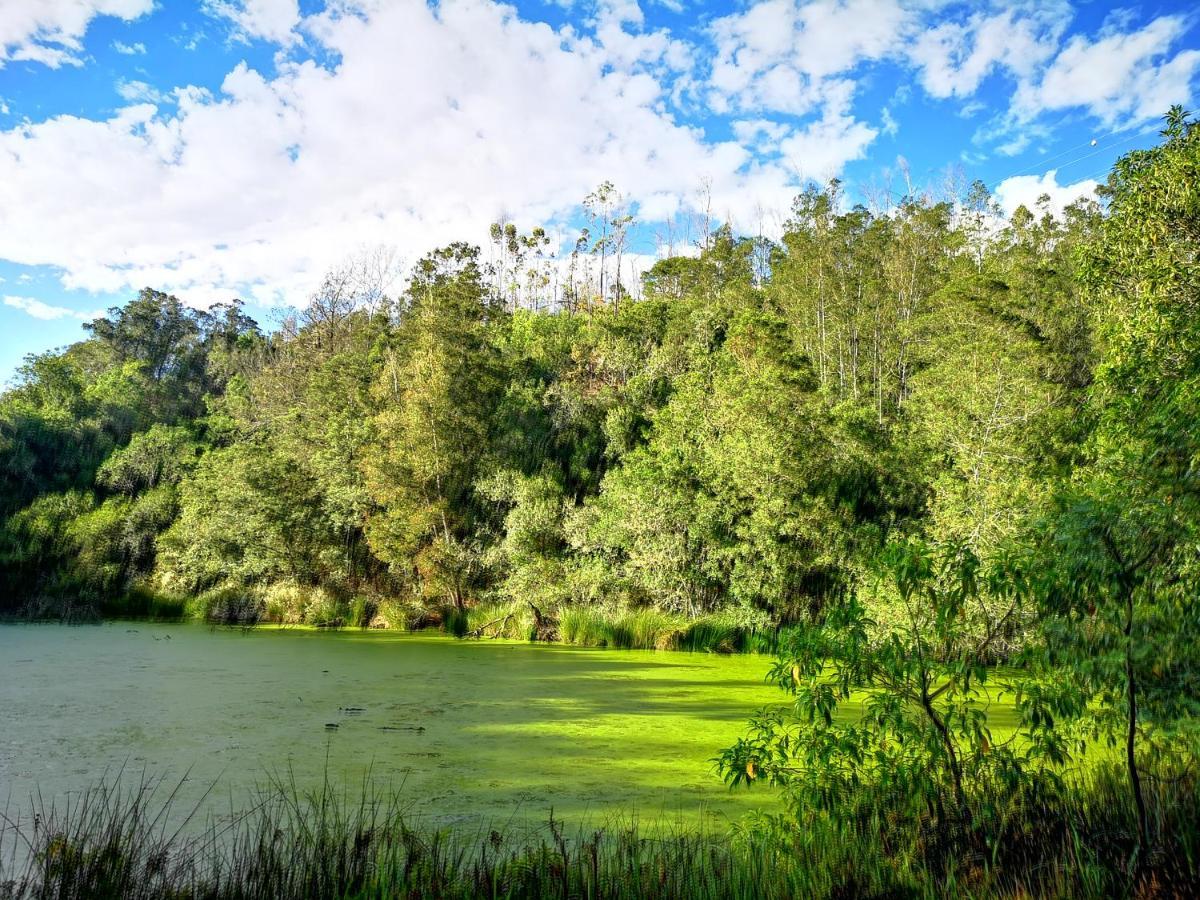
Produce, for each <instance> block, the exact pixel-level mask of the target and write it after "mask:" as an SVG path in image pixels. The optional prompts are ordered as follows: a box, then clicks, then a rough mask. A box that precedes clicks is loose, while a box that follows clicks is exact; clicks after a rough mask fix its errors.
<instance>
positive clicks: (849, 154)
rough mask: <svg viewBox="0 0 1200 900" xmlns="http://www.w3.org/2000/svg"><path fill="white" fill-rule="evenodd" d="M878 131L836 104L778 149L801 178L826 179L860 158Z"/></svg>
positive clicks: (786, 140)
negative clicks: (839, 108) (857, 119)
mask: <svg viewBox="0 0 1200 900" xmlns="http://www.w3.org/2000/svg"><path fill="white" fill-rule="evenodd" d="M878 134H879V132H878V131H876V130H875V129H874V128H871V127H870V126H868V125H865V124H864V123H862V122H858V121H856V120H855V119H854V118H853V117H852V116H850V115H849V114H848V113H846V112H845V111H844V110H841V111H839V110H838V109H837V107H836V105H834V106H831V107H829V108H827V109H826V111H825V114H824V115H823V116H822V117H821V118H820V119H818V120H817V121H815V122H810V123H809V124H808V125H806V126H804V127H803V128H799V129H797V130H796V131H794V132H793V133H792V134H791V135H789V136H788V137H787V138H785V139H784V140H783V141H781V142H780V145H779V151H780V153H781V154H782V155H783V156H784V158H785V159H787V161H788V163H789V165H790V166H791V167H792V169H793V170H794V171H795V172H796V173H797V175H798V176H799V177H800V178H801V179H815V180H817V181H827V180H829V179H830V178H833V177H834V176H836V175H838V174H840V173H841V171H842V169H843V168H844V167H845V165H846V163H848V162H850V161H852V160H855V159H861V158H862V157H863V155H864V154H865V153H866V149H867V146H868V145H869V144H870V143H871V141H873V140H875V137H876V136H877V135H878Z"/></svg>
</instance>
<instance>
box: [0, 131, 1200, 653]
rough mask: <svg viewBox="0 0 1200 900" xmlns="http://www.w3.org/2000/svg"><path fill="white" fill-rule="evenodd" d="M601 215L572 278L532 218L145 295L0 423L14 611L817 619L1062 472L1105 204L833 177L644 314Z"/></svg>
mask: <svg viewBox="0 0 1200 900" xmlns="http://www.w3.org/2000/svg"><path fill="white" fill-rule="evenodd" d="M1182 140H1183V138H1182V137H1181V138H1180V141H1182ZM1162 152H1166V151H1165V150H1164V151H1162ZM1127 164H1128V165H1130V166H1133V165H1135V164H1140V163H1139V161H1138V160H1136V159H1131V160H1130V161H1128V163H1127ZM1130 174H1131V176H1132V175H1133V174H1134V171H1133V170H1131V173H1130ZM1132 189H1133V188H1132V187H1129V188H1124V187H1122V186H1121V185H1120V184H1118V187H1117V190H1132ZM610 190H611V189H610ZM597 215H598V217H599V218H600V222H601V225H598V226H596V227H595V228H594V229H593V230H594V231H595V233H596V235H597V237H596V239H595V240H594V242H591V243H589V241H588V235H586V234H585V235H584V236H583V237H582V239H581V243H580V246H579V247H578V248H577V249H576V252H575V253H574V254H573V258H572V261H571V270H572V274H571V278H570V281H569V282H568V283H567V284H565V285H564V284H562V283H554V282H552V280H551V279H550V278H549V277H548V276H547V274H546V271H547V270H546V263H545V262H544V261H543V260H542V258H541V257H540V255H539V253H540V250H541V247H542V244H543V242H544V240H545V238H544V235H543V234H542V233H541V232H535V233H534V234H532V235H522V234H518V233H517V232H516V231H515V229H513V228H512V227H511V226H508V227H507V228H500V227H497V228H496V229H494V237H495V244H494V246H493V247H491V248H488V251H489V252H488V253H486V254H485V253H484V252H483V251H481V250H480V249H479V248H476V247H472V246H468V245H465V244H456V245H453V246H449V247H446V248H444V249H441V250H438V251H436V252H434V253H431V254H430V255H429V256H427V257H426V258H424V259H422V260H421V261H420V263H419V264H418V265H417V266H416V267H415V270H414V271H413V273H412V276H411V280H410V281H409V282H408V284H407V285H406V287H405V288H404V290H403V291H402V292H401V293H400V294H399V296H397V297H394V298H392V297H387V296H383V295H382V294H381V292H380V290H379V288H378V285H377V284H376V283H374V282H373V281H372V279H371V277H370V271H369V268H370V267H369V266H366V265H362V264H357V263H354V264H350V265H348V266H346V267H345V268H343V269H341V270H338V271H335V272H333V273H331V274H330V276H329V277H328V278H327V279H326V280H325V282H324V283H323V284H322V286H321V288H320V290H319V291H317V292H316V293H315V294H314V296H313V297H312V298H311V300H310V301H309V303H308V304H307V306H306V307H305V308H304V310H303V311H302V312H301V313H299V314H298V315H297V316H295V317H294V318H292V319H289V320H288V321H286V322H285V323H284V324H283V327H282V328H280V329H278V330H276V331H274V332H272V333H271V334H264V333H263V331H262V330H261V329H260V328H259V326H258V325H256V323H255V322H254V321H252V320H251V319H249V318H248V317H247V316H246V315H244V314H243V312H242V310H241V307H240V305H239V304H238V303H236V302H234V303H231V304H228V305H221V306H216V307H213V308H211V309H208V310H206V311H198V310H194V309H190V308H188V307H187V306H185V305H184V304H183V303H182V302H181V301H180V300H178V299H177V298H175V297H172V296H167V295H164V294H162V293H159V292H157V291H154V290H150V289H147V290H145V291H143V292H142V293H141V294H140V295H139V296H138V297H137V298H136V299H134V300H133V301H131V302H130V303H128V304H127V305H126V306H124V307H122V308H114V309H112V310H110V311H109V313H108V315H107V316H106V317H104V318H100V319H97V320H96V321H94V322H92V323H91V324H90V325H87V326H86V328H87V330H88V331H89V333H90V335H91V337H90V338H89V339H88V340H85V341H82V342H80V343H78V344H75V345H74V346H71V347H69V348H67V349H66V350H64V351H62V352H56V353H48V354H43V355H37V356H31V357H29V358H28V360H27V362H26V364H25V366H24V367H23V368H22V369H21V371H20V375H19V382H18V384H17V385H16V387H15V388H13V389H12V390H10V391H9V392H8V393H7V394H6V395H5V396H4V398H3V406H2V407H0V435H2V441H3V442H2V443H0V478H2V479H3V490H2V491H0V497H2V499H0V504H2V506H3V508H2V509H0V517H2V521H3V523H4V524H3V560H4V567H3V579H4V583H3V594H2V595H3V597H4V598H5V599H4V602H5V604H6V605H7V606H8V608H9V610H10V611H14V612H15V611H26V612H31V613H33V614H37V615H42V614H51V615H61V614H67V615H77V614H84V613H87V612H89V611H102V610H104V611H118V610H120V609H122V608H123V604H124V603H133V604H134V608H136V604H137V603H138V602H142V603H145V602H146V598H147V597H148V596H150V595H153V596H154V597H156V598H159V600H162V599H163V598H172V597H175V598H181V599H186V603H187V606H188V609H189V611H190V612H193V613H195V614H198V615H205V616H215V617H218V618H222V619H240V618H256V619H257V618H260V617H261V618H263V619H267V620H277V621H283V622H309V623H330V622H335V621H336V622H345V623H347V624H363V625H365V624H389V625H393V626H402V625H405V624H410V625H411V624H414V623H416V622H419V621H422V620H426V621H437V620H438V618H439V617H440V616H442V615H444V614H445V613H446V610H447V609H449V610H453V609H455V608H460V609H461V608H464V607H470V606H474V605H477V604H479V603H481V602H496V601H505V600H517V601H522V602H525V601H532V602H533V603H534V604H535V605H536V606H537V608H538V609H539V610H541V611H543V613H544V614H545V615H547V616H551V615H553V614H554V611H556V610H558V609H561V608H563V607H566V606H572V605H581V606H604V607H606V608H610V609H641V608H652V609H656V610H661V611H663V612H666V613H674V614H680V615H682V616H686V617H696V616H700V615H704V614H714V613H719V614H721V615H722V616H725V617H727V618H729V619H730V620H735V621H737V622H740V623H744V624H746V625H757V626H759V627H769V626H774V625H776V624H779V623H785V624H786V623H793V622H797V621H802V620H803V621H811V620H814V619H819V618H820V617H821V616H822V615H823V614H824V612H825V611H826V610H827V609H829V607H830V605H831V604H837V603H839V602H841V600H842V599H843V598H845V597H846V596H848V595H849V594H850V593H851V592H854V591H856V590H859V589H861V588H862V587H864V586H865V585H867V584H868V583H869V582H870V579H871V577H872V575H873V573H874V572H875V570H876V568H877V566H876V561H877V559H878V557H879V554H880V551H881V550H882V549H883V548H884V547H885V546H886V545H887V544H888V543H889V542H894V541H895V540H896V539H898V538H899V537H901V536H905V535H920V536H923V537H926V538H929V539H932V540H937V541H958V542H962V543H963V544H964V545H965V546H967V547H969V548H971V549H972V550H973V551H975V552H976V553H979V554H987V553H990V552H991V551H992V550H993V549H995V548H997V547H999V546H1001V545H1003V544H1004V543H1005V542H1006V541H1010V540H1012V539H1013V538H1014V537H1015V536H1016V535H1018V534H1019V533H1020V532H1021V530H1022V528H1024V527H1025V525H1026V523H1027V522H1028V521H1029V520H1030V517H1031V515H1034V514H1035V513H1036V511H1037V510H1039V509H1040V508H1041V505H1042V502H1043V501H1044V500H1045V498H1046V496H1047V494H1048V493H1049V492H1051V491H1052V486H1053V485H1054V484H1056V483H1058V482H1060V481H1062V480H1063V479H1064V478H1067V477H1069V475H1070V473H1071V472H1072V471H1074V470H1075V469H1076V468H1078V467H1079V466H1080V465H1082V464H1084V463H1086V462H1087V460H1088V456H1089V453H1090V452H1091V451H1090V450H1089V446H1090V445H1089V441H1093V440H1094V431H1095V425H1096V419H1097V414H1098V409H1097V407H1096V405H1095V401H1094V397H1095V390H1094V388H1093V382H1094V380H1095V376H1096V373H1097V371H1098V366H1100V365H1102V364H1104V363H1103V349H1102V346H1103V345H1102V335H1101V334H1100V332H1102V331H1103V330H1105V329H1107V328H1110V327H1113V325H1114V323H1113V322H1112V321H1110V318H1111V317H1110V314H1115V313H1118V312H1123V311H1122V310H1120V309H1109V308H1108V307H1107V306H1105V305H1104V302H1103V301H1102V300H1101V298H1100V296H1099V294H1098V292H1097V291H1096V290H1094V289H1089V288H1088V287H1086V286H1085V285H1086V283H1087V279H1088V278H1091V279H1092V280H1093V282H1095V283H1099V282H1102V281H1104V279H1105V278H1106V276H1105V275H1104V273H1102V272H1100V271H1098V267H1099V266H1101V264H1102V263H1103V262H1104V259H1105V254H1106V253H1108V252H1111V251H1110V248H1111V245H1112V243H1113V236H1112V235H1111V230H1112V228H1113V227H1115V220H1113V222H1108V221H1106V219H1105V218H1104V216H1103V215H1102V213H1101V210H1100V208H1099V207H1098V206H1097V205H1096V204H1094V203H1080V204H1077V205H1075V206H1073V207H1070V208H1069V209H1068V210H1067V211H1066V214H1065V216H1064V217H1063V218H1057V217H1055V216H1054V215H1052V214H1051V213H1050V212H1049V211H1048V210H1047V209H1046V208H1039V209H1038V210H1036V211H1030V210H1027V209H1025V208H1021V209H1019V210H1017V212H1016V213H1015V215H1013V216H1012V218H1011V220H1010V221H1008V222H1002V220H1000V219H999V218H998V211H997V210H996V209H995V208H994V207H993V205H992V203H991V200H990V199H989V197H988V195H987V193H986V190H985V189H983V188H982V186H981V185H977V186H976V188H975V190H974V191H973V192H972V193H971V195H970V196H969V197H968V198H967V199H966V202H957V203H956V202H950V201H942V202H934V201H932V200H930V199H927V198H905V199H904V200H903V201H902V202H901V203H900V204H899V205H898V206H896V207H895V208H893V209H889V210H887V211H885V212H881V213H877V214H873V213H871V212H869V211H868V210H866V209H865V208H863V207H861V206H855V207H853V208H847V204H846V202H845V201H844V198H843V197H842V196H841V194H840V193H839V191H838V186H837V185H836V184H833V185H831V186H829V187H828V188H826V189H824V190H817V189H810V190H808V191H806V192H805V193H803V194H802V195H801V196H800V197H799V198H798V199H797V200H796V202H795V205H794V207H793V209H792V211H791V217H790V218H789V220H788V222H787V225H786V228H785V231H784V234H783V237H782V239H781V240H780V241H779V242H778V243H769V242H767V241H765V240H763V239H750V238H740V237H737V236H735V235H734V234H733V233H732V232H731V231H730V229H728V228H721V229H717V230H714V231H713V232H712V233H711V234H709V235H707V236H705V237H703V238H702V239H701V240H702V242H701V246H700V247H699V252H698V254H696V255H691V256H675V257H671V258H667V259H663V260H661V261H659V262H658V263H657V264H655V265H654V266H653V268H651V269H650V270H649V271H648V272H647V273H646V274H645V275H644V277H643V279H642V282H643V283H642V286H641V290H640V292H639V296H638V297H637V298H634V297H633V296H631V295H630V293H629V292H628V290H627V288H626V285H625V284H623V283H622V281H621V278H620V273H621V271H622V268H621V265H620V260H619V258H617V259H615V260H614V259H613V258H612V254H613V248H614V246H619V244H618V243H617V242H616V241H615V240H614V239H613V236H614V235H616V234H620V233H621V230H622V229H623V227H627V225H628V216H627V215H625V214H624V213H622V212H621V211H620V210H619V209H618V210H615V211H614V208H609V207H606V208H605V209H604V210H603V211H600V212H598V213H597ZM604 225H606V226H607V228H606V233H605V234H604V235H601V232H600V227H601V226H604ZM606 251H607V254H608V256H609V258H608V259H607V260H606V259H604V258H602V256H603V255H605V253H606ZM576 272H578V273H579V274H578V275H576V274H575V273H576ZM606 275H607V278H606V277H605V276H606ZM130 598H132V599H130ZM1013 634H1014V635H1015V634H1016V631H1014V632H1013Z"/></svg>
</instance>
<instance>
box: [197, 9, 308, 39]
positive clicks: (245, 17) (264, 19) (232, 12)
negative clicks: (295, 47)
mask: <svg viewBox="0 0 1200 900" xmlns="http://www.w3.org/2000/svg"><path fill="white" fill-rule="evenodd" d="M203 7H204V10H205V12H207V13H209V14H210V15H214V16H218V17H220V18H223V19H228V20H229V21H230V22H232V23H233V25H234V27H235V29H236V33H237V34H238V36H239V37H242V38H245V39H249V38H259V39H262V40H266V41H271V42H273V43H276V44H290V43H292V42H293V41H294V40H295V39H296V33H295V28H296V26H297V25H299V24H300V6H299V3H297V0H204V3H203Z"/></svg>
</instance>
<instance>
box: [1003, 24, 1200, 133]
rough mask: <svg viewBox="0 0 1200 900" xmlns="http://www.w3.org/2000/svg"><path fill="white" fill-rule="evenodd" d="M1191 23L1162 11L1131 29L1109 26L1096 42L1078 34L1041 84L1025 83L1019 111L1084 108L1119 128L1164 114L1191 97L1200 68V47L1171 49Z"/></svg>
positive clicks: (1028, 113) (1016, 100)
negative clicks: (1141, 25) (1121, 30)
mask: <svg viewBox="0 0 1200 900" xmlns="http://www.w3.org/2000/svg"><path fill="white" fill-rule="evenodd" d="M1188 27H1189V23H1188V22H1187V20H1185V19H1184V17H1182V16H1162V17H1159V18H1157V19H1154V20H1153V21H1151V22H1150V23H1148V24H1147V25H1145V26H1144V27H1143V28H1141V29H1139V30H1137V31H1132V32H1129V33H1122V32H1120V31H1116V30H1114V28H1113V27H1112V26H1110V27H1108V28H1106V29H1105V31H1104V32H1103V33H1102V35H1101V36H1100V37H1099V38H1098V39H1097V40H1095V41H1092V40H1089V39H1088V38H1087V37H1085V36H1083V35H1076V36H1075V37H1073V38H1071V39H1070V40H1069V41H1068V42H1067V44H1066V46H1065V47H1064V48H1063V49H1062V51H1061V52H1060V53H1059V54H1058V55H1057V57H1056V58H1055V59H1054V61H1053V62H1052V63H1051V64H1050V66H1049V68H1048V69H1047V70H1046V71H1045V73H1044V74H1043V75H1042V77H1041V78H1040V79H1039V80H1038V81H1037V82H1036V83H1027V84H1023V85H1022V86H1021V88H1020V89H1019V90H1018V92H1017V95H1016V97H1015V98H1014V102H1013V107H1014V111H1015V112H1016V114H1017V116H1018V117H1019V118H1023V119H1028V118H1032V117H1033V116H1036V115H1038V114H1039V113H1042V112H1044V111H1046V110H1059V109H1069V108H1073V107H1084V108H1086V109H1087V111H1088V112H1089V113H1091V114H1092V115H1094V116H1095V117H1096V118H1098V119H1100V121H1102V122H1104V123H1105V124H1106V125H1110V126H1119V127H1120V126H1126V125H1130V124H1135V123H1137V122H1142V121H1145V120H1147V119H1151V118H1155V117H1157V116H1161V115H1162V114H1163V113H1165V112H1166V111H1167V109H1168V107H1170V106H1171V104H1173V103H1184V102H1186V101H1187V100H1188V99H1189V97H1190V95H1191V82H1192V80H1193V79H1194V77H1195V76H1196V73H1197V71H1198V70H1200V51H1198V50H1181V51H1180V52H1178V53H1176V54H1174V55H1173V56H1172V55H1170V53H1169V51H1170V49H1171V47H1172V46H1173V45H1174V44H1175V43H1176V42H1177V41H1178V40H1179V38H1180V37H1182V36H1183V35H1184V34H1185V33H1186V32H1187V30H1188Z"/></svg>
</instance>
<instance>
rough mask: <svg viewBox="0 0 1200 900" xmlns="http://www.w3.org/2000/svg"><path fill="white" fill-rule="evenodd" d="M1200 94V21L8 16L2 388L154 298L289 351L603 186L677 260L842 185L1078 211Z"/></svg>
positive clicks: (1, 18) (855, 196) (50, 2)
mask: <svg viewBox="0 0 1200 900" xmlns="http://www.w3.org/2000/svg"><path fill="white" fill-rule="evenodd" d="M1198 90H1200V8H1197V7H1196V6H1195V4H1194V2H1159V3H1146V4H1136V3H1135V4H1120V5H1117V4H1106V3H1102V2H1075V3H1070V2H1058V0H1033V2H1024V0H974V2H969V3H960V2H945V0H740V2H721V3H697V2H693V0H647V2H642V3H638V2H634V0H613V2H583V0H576V2H572V0H556V2H547V0H528V2H519V3H516V4H515V5H507V4H497V3H492V2H485V0H443V2H440V3H425V2H420V0H300V2H297V0H0V385H2V384H4V383H10V384H11V383H12V382H13V379H14V378H15V377H16V375H15V373H16V369H17V366H19V365H20V362H21V360H22V359H23V358H24V356H25V355H26V354H29V353H39V352H44V351H47V350H50V349H52V348H55V347H58V346H62V345H65V344H69V343H71V342H73V341H75V340H78V339H80V338H81V337H82V336H83V335H84V333H83V331H82V325H83V323H84V322H86V321H89V320H90V319H92V318H94V317H95V316H96V315H98V314H100V313H102V311H103V310H105V309H106V308H107V307H109V306H112V305H114V304H120V303H123V302H125V301H126V300H128V299H130V298H131V297H133V296H134V295H135V294H136V292H137V291H138V290H139V289H140V288H142V287H145V286H150V287H154V288H157V289H161V290H165V291H170V292H172V293H175V294H177V295H178V296H179V297H180V298H182V299H183V300H184V301H185V302H187V303H189V304H191V305H194V306H197V307H204V306H207V305H208V304H211V303H213V302H216V301H220V300H228V299H231V298H233V297H240V298H242V299H243V300H244V301H245V302H246V303H247V306H248V310H249V312H250V313H251V314H252V315H255V317H256V318H259V319H260V321H263V322H264V324H267V325H268V326H269V325H270V322H271V320H272V317H273V316H274V315H277V314H278V312H277V311H278V310H279V309H280V308H282V307H285V306H288V305H303V303H304V301H305V298H306V297H307V296H308V295H309V294H310V293H311V292H312V291H313V289H314V288H315V287H316V286H317V285H318V283H319V281H320V278H321V275H322V274H323V273H324V272H326V271H327V270H329V269H330V268H331V267H334V266H336V265H338V264H340V263H342V262H344V261H346V260H347V259H349V258H352V257H354V256H356V255H361V254H362V253H363V252H365V251H368V250H373V249H375V248H381V247H382V248H387V249H388V252H389V253H395V254H396V259H397V260H400V261H401V262H402V263H412V262H414V261H415V260H416V259H417V258H419V257H420V256H421V255H423V254H424V253H425V252H427V251H429V250H430V249H433V248H434V247H436V246H439V245H441V244H445V243H447V242H449V241H452V240H467V241H471V242H474V243H480V244H483V243H486V241H487V226H488V224H489V223H491V222H493V221H498V220H511V221H513V222H515V223H516V224H517V225H518V226H520V227H522V228H525V229H528V228H531V227H533V226H535V225H539V224H541V225H546V226H548V227H549V228H550V230H551V232H552V233H553V234H555V235H556V236H557V237H558V238H559V239H560V240H562V241H563V242H564V246H565V245H566V243H567V242H569V241H571V240H573V237H574V234H575V233H576V230H577V228H578V226H579V223H580V212H579V206H578V204H579V202H580V201H581V200H582V198H583V197H584V196H585V195H586V194H587V193H588V192H589V191H591V190H592V189H594V188H595V187H596V186H597V185H598V184H600V183H601V182H603V181H605V180H608V181H611V182H613V183H614V184H615V185H616V187H617V188H618V189H619V190H620V191H621V192H622V193H623V194H624V196H625V197H626V198H627V199H628V201H629V202H630V204H631V205H632V208H633V210H634V212H635V214H636V216H637V218H638V220H639V221H640V222H641V223H642V225H641V226H640V227H639V228H638V230H637V231H636V233H635V240H634V246H633V248H632V249H633V250H634V251H636V253H637V254H639V256H640V257H641V258H642V259H643V260H644V261H646V262H647V263H648V262H649V261H652V259H653V257H654V255H655V254H656V253H660V252H662V247H663V246H664V244H665V243H668V242H669V241H664V239H663V236H664V235H667V234H671V235H674V236H675V237H674V239H676V240H683V241H686V233H683V234H682V237H681V236H680V235H681V233H680V232H678V231H676V230H672V229H668V228H667V227H666V226H665V225H664V224H663V223H665V222H666V221H668V220H674V221H681V220H684V219H687V218H688V217H689V216H690V215H691V214H692V213H693V212H695V211H697V210H701V209H706V210H710V211H711V213H712V215H713V216H714V217H716V218H718V219H721V220H725V221H729V222H731V223H732V224H733V225H734V227H735V228H736V229H737V230H739V231H741V232H743V233H751V234H758V233H764V234H768V235H770V234H774V233H777V232H778V230H779V228H780V226H781V224H782V222H783V221H784V220H785V219H786V217H787V213H788V209H789V207H790V205H791V200H792V198H793V197H794V196H795V194H796V193H798V192H799V191H800V190H801V189H802V188H803V187H804V185H805V184H807V183H810V182H811V181H817V182H824V181H826V180H828V179H829V178H832V177H838V178H841V179H842V180H843V182H844V184H845V194H846V197H847V198H848V199H850V200H856V201H857V200H863V201H868V202H871V201H874V202H879V200H880V198H887V197H896V196H899V195H901V194H904V193H905V192H907V191H909V190H913V191H922V190H933V191H937V190H942V189H944V188H945V187H946V186H947V185H958V186H960V187H961V186H964V185H966V184H968V183H969V182H970V181H972V180H974V179H979V180H982V181H983V182H984V183H985V184H987V185H988V186H989V187H990V188H991V189H992V191H993V192H994V194H995V196H996V198H997V200H998V201H999V202H1000V204H1001V205H1002V207H1003V208H1004V209H1005V210H1007V211H1011V210H1012V209H1014V208H1015V207H1016V206H1017V205H1018V204H1019V203H1027V204H1032V203H1033V202H1034V201H1035V200H1036V198H1037V197H1038V196H1039V195H1042V194H1048V195H1049V196H1050V197H1051V203H1052V205H1053V206H1056V207H1061V206H1062V205H1064V204H1065V203H1068V202H1070V201H1072V200H1073V199H1075V198H1077V197H1078V196H1081V195H1088V194H1090V192H1091V191H1092V190H1093V189H1094V187H1095V185H1096V183H1097V181H1103V179H1104V177H1105V174H1106V172H1107V170H1108V168H1109V166H1110V165H1111V163H1112V162H1113V161H1114V160H1115V159H1116V158H1117V157H1118V156H1120V155H1121V154H1122V153H1124V152H1126V151H1128V150H1130V149H1134V148H1137V147H1143V146H1148V145H1150V144H1152V143H1153V142H1154V141H1155V140H1156V138H1157V129H1158V128H1159V126H1160V124H1161V117H1162V115H1163V113H1165V112H1166V110H1167V109H1168V107H1170V106H1171V105H1172V104H1175V103H1180V104H1183V105H1184V106H1187V107H1189V108H1191V107H1192V106H1194V105H1195V104H1196V96H1197V92H1198Z"/></svg>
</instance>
